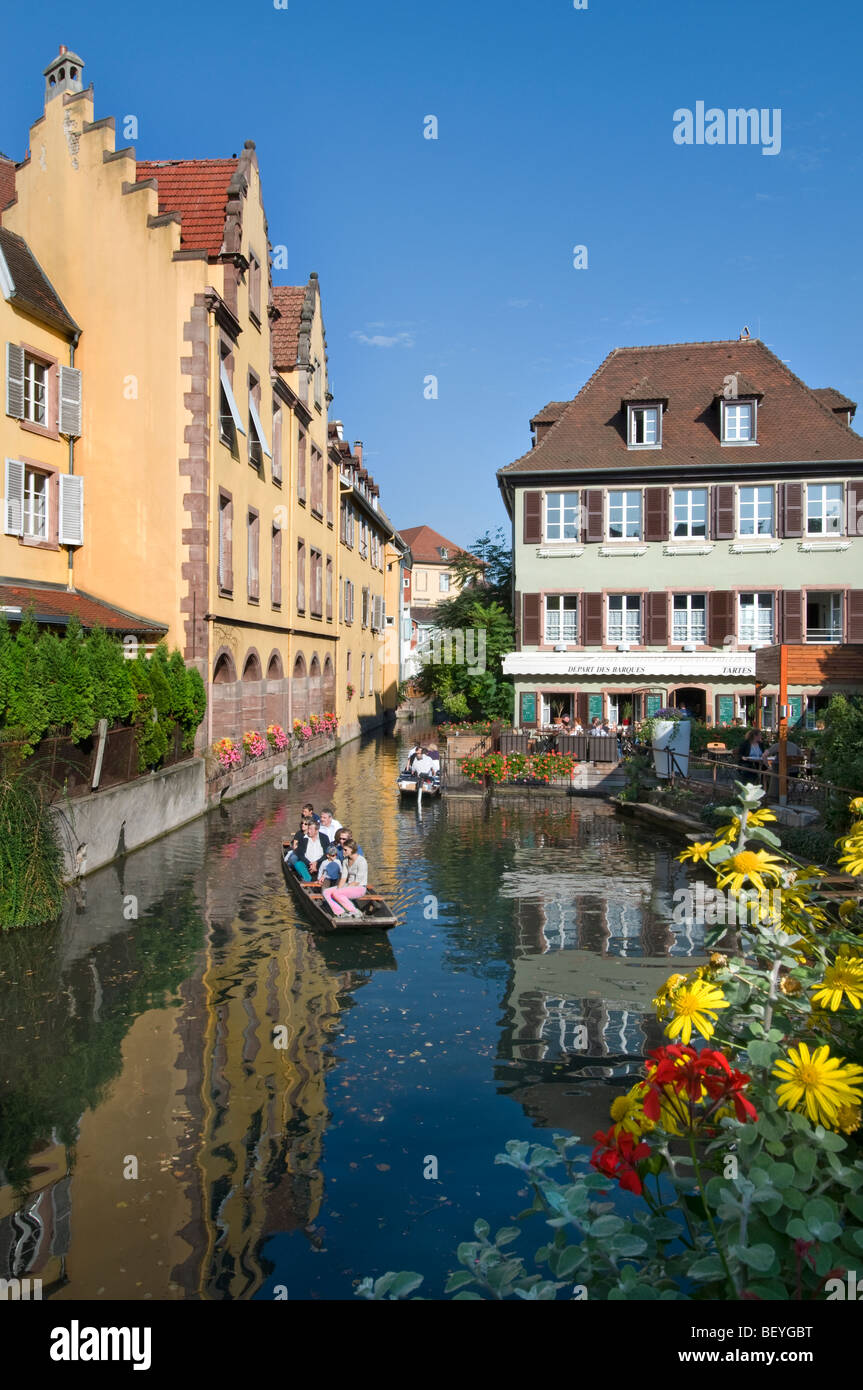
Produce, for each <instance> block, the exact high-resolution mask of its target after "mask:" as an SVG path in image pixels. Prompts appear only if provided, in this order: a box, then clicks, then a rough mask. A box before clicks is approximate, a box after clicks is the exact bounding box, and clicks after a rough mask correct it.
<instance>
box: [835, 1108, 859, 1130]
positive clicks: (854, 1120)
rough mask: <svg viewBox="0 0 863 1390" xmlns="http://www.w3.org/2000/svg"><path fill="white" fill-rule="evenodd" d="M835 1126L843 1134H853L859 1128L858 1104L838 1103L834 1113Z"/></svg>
mask: <svg viewBox="0 0 863 1390" xmlns="http://www.w3.org/2000/svg"><path fill="white" fill-rule="evenodd" d="M836 1128H837V1129H841V1131H842V1133H843V1134H853V1133H854V1131H855V1130H857V1129H859V1128H860V1106H859V1105H840V1107H839V1109H838V1111H837V1113H836Z"/></svg>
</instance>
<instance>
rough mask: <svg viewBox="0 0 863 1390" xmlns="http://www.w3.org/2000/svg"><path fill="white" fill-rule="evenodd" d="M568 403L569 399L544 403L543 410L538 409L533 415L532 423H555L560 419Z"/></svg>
mask: <svg viewBox="0 0 863 1390" xmlns="http://www.w3.org/2000/svg"><path fill="white" fill-rule="evenodd" d="M568 405H569V401H549V403H548V405H544V406H543V407H542V410H538V411H537V412H536V414H535V415H534V416H532V417H531V421H530V423H531V425H553V424H554V423H555V422H556V421H557V420H559V419H560V417H561V415H562V414H563V412H564V411H565V410H566V407H567V406H568Z"/></svg>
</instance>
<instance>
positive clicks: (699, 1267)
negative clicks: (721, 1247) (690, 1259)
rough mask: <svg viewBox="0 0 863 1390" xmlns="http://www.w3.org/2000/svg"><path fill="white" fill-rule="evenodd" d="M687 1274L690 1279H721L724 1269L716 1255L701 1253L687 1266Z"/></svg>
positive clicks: (723, 1275)
mask: <svg viewBox="0 0 863 1390" xmlns="http://www.w3.org/2000/svg"><path fill="white" fill-rule="evenodd" d="M687 1274H688V1275H689V1277H690V1279H698V1280H701V1279H723V1278H724V1277H725V1270H724V1269H723V1268H722V1261H721V1260H720V1258H719V1256H718V1255H703V1256H702V1258H701V1259H700V1260H696V1261H695V1263H694V1264H691V1265H690V1266H689V1269H688V1270H687Z"/></svg>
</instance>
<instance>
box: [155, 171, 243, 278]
mask: <svg viewBox="0 0 863 1390" xmlns="http://www.w3.org/2000/svg"><path fill="white" fill-rule="evenodd" d="M237 164H238V160H236V159H142V160H139V161H138V166H137V171H136V174H135V178H136V181H137V182H138V183H142V182H143V181H144V180H145V179H155V180H156V183H157V184H158V188H159V215H160V216H161V215H162V214H163V213H166V212H178V213H179V214H180V217H181V223H180V245H181V246H182V247H183V250H184V251H206V253H207V255H208V256H209V257H211V258H215V257H216V256H218V255H219V253H220V251H221V249H222V241H223V239H224V233H225V207H226V204H227V201H228V184H229V183H230V182H231V179H232V177H233V175H234V173H235V171H236V168H237Z"/></svg>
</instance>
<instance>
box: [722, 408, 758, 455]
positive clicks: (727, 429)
mask: <svg viewBox="0 0 863 1390" xmlns="http://www.w3.org/2000/svg"><path fill="white" fill-rule="evenodd" d="M754 440H755V402H754V401H723V402H722V442H723V444H751V443H753V442H754Z"/></svg>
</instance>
